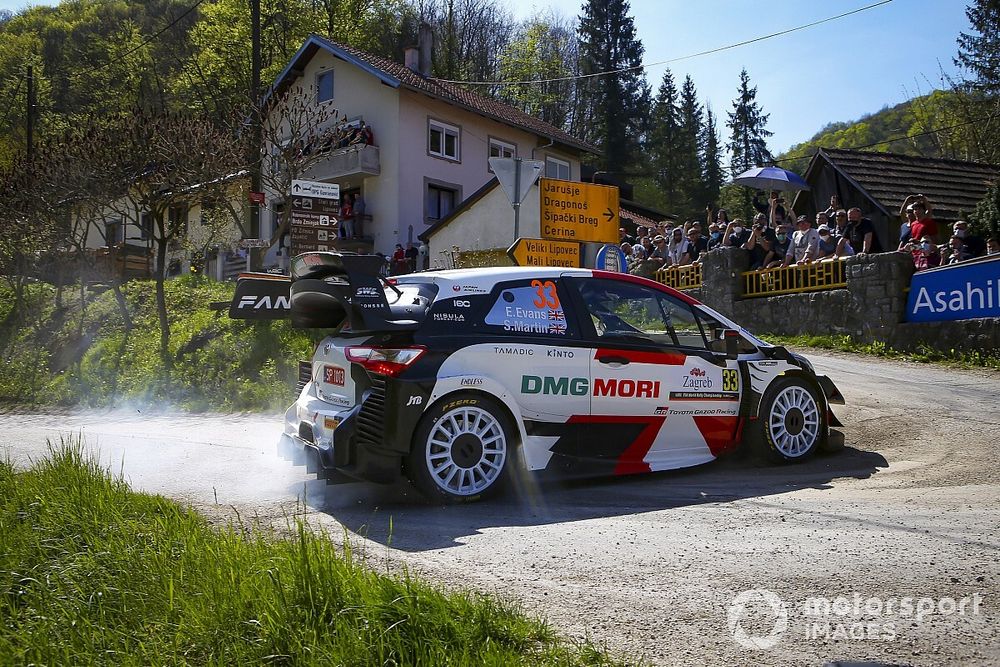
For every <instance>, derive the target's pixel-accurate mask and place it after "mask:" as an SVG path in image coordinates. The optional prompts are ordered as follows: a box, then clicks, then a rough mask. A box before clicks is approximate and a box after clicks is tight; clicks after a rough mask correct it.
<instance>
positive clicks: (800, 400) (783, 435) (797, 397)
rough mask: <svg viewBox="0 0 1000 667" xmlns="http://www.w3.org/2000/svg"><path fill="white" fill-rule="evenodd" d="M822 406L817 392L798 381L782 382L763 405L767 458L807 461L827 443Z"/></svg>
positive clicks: (765, 399) (795, 379) (768, 394)
mask: <svg viewBox="0 0 1000 667" xmlns="http://www.w3.org/2000/svg"><path fill="white" fill-rule="evenodd" d="M821 405H822V403H821V402H820V400H819V399H818V398H817V394H816V390H815V389H813V388H812V387H811V386H810V385H808V384H806V383H805V382H803V381H802V380H800V379H797V378H782V379H780V380H777V381H776V382H775V383H774V385H773V386H772V387H771V388H769V389H768V391H767V394H766V395H765V396H764V399H763V400H762V401H761V404H760V425H761V428H762V430H763V438H762V440H763V443H764V445H765V446H766V454H767V456H768V457H769V458H770V459H772V460H774V461H778V462H792V461H803V460H805V459H807V458H809V457H810V456H812V455H813V454H814V453H815V452H816V450H817V449H819V448H820V446H821V445H822V441H823V428H824V427H823V415H822V412H821Z"/></svg>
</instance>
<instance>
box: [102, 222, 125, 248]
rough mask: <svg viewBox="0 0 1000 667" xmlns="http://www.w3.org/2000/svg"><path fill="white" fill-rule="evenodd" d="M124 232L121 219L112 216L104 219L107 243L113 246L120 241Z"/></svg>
mask: <svg viewBox="0 0 1000 667" xmlns="http://www.w3.org/2000/svg"><path fill="white" fill-rule="evenodd" d="M123 232H124V230H123V229H122V221H121V219H119V218H112V219H110V220H105V221H104V242H105V243H106V244H107V245H109V246H112V245H115V244H116V243H120V242H121V241H122V237H123V236H124V233H123Z"/></svg>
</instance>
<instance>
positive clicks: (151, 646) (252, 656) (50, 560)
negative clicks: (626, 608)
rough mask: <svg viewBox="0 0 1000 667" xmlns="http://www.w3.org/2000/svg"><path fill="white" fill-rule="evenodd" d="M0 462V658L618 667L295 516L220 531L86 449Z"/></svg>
mask: <svg viewBox="0 0 1000 667" xmlns="http://www.w3.org/2000/svg"><path fill="white" fill-rule="evenodd" d="M49 449H50V453H49V456H48V457H47V458H45V459H44V460H41V461H37V462H35V463H34V464H33V465H32V467H31V468H30V469H28V470H16V469H15V468H14V467H13V465H11V464H10V463H9V462H8V463H0V619H2V620H0V656H4V658H3V662H7V661H10V662H11V663H13V664H53V665H55V664H107V665H121V664H135V665H139V664H141V665H149V664H156V665H160V664H182V663H184V664H186V663H195V664H215V665H242V664H279V665H288V664H296V665H298V664H309V665H312V664H337V665H434V666H438V665H613V664H621V663H618V662H617V661H615V660H613V659H612V658H611V657H610V656H609V655H608V654H607V653H606V652H604V651H602V650H600V649H598V648H597V647H595V646H594V645H593V644H591V643H586V642H585V643H581V644H572V643H567V642H565V641H562V640H560V639H558V638H557V637H556V635H555V633H554V631H553V630H552V629H551V628H550V627H549V626H548V625H547V624H546V623H545V622H544V621H542V620H539V619H536V618H532V617H529V616H527V615H525V614H524V613H523V612H521V611H520V610H519V609H518V608H517V607H516V606H514V605H512V604H510V603H506V602H503V601H500V600H497V599H496V598H493V597H490V596H487V595H482V594H475V593H443V592H440V591H438V590H437V589H435V588H433V587H432V586H430V585H429V584H427V583H424V582H421V581H419V580H417V579H415V578H413V577H412V576H409V574H403V575H402V576H399V577H392V576H386V575H383V574H379V573H376V572H375V571H374V570H373V569H371V568H370V567H368V565H367V564H366V563H365V559H364V558H363V557H361V558H359V557H358V556H357V555H356V554H354V553H352V552H351V550H350V549H349V548H347V547H344V548H338V547H335V546H334V544H333V542H332V541H331V540H329V539H328V537H327V536H326V535H323V534H320V535H317V534H314V533H313V532H311V531H310V530H309V529H308V528H307V526H306V525H305V524H304V523H303V522H302V521H301V520H298V521H296V522H294V524H293V528H294V537H292V538H280V537H278V536H277V535H276V534H275V533H274V532H272V531H269V530H267V529H263V528H260V527H248V526H245V525H237V526H231V527H229V528H228V529H224V530H219V529H217V528H213V527H211V526H210V525H209V524H208V523H207V522H206V520H205V519H203V518H202V517H200V516H199V515H197V514H196V513H195V512H193V511H192V510H190V509H185V508H183V507H181V506H180V505H178V504H177V503H174V502H172V501H170V500H167V499H165V498H162V497H159V496H152V495H147V494H143V493H136V492H133V491H131V490H130V489H129V488H128V485H127V484H126V483H125V482H124V481H123V479H122V477H121V476H115V475H112V474H110V473H109V472H108V471H106V470H104V469H102V468H101V467H100V465H99V464H98V463H97V462H96V460H95V459H94V458H93V457H91V456H89V455H87V454H85V453H84V452H83V449H82V447H81V445H80V443H79V442H78V441H77V442H62V443H60V444H59V445H52V444H51V443H50V446H49Z"/></svg>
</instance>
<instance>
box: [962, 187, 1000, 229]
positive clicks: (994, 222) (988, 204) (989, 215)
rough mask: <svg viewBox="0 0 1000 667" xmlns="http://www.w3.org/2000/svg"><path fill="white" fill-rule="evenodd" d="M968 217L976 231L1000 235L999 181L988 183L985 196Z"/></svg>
mask: <svg viewBox="0 0 1000 667" xmlns="http://www.w3.org/2000/svg"><path fill="white" fill-rule="evenodd" d="M969 217H970V219H971V220H972V226H973V228H974V230H975V231H976V232H977V233H979V234H982V235H983V236H1000V181H994V182H993V183H991V184H990V187H989V190H987V191H986V196H985V197H983V200H982V201H981V202H979V204H978V205H976V211H975V213H973V214H972V215H971V216H969Z"/></svg>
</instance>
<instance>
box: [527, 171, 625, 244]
mask: <svg viewBox="0 0 1000 667" xmlns="http://www.w3.org/2000/svg"><path fill="white" fill-rule="evenodd" d="M540 183H541V185H540V187H541V192H540V195H541V196H540V197H539V200H540V202H541V225H542V237H544V238H546V239H554V240H562V241H583V242H597V243H617V242H618V188H616V187H610V186H607V185H592V184H590V183H577V182H575V181H563V180H558V179H554V178H543V179H541V181H540Z"/></svg>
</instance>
